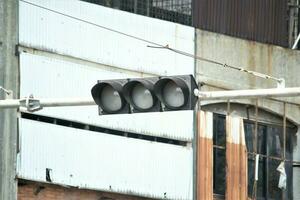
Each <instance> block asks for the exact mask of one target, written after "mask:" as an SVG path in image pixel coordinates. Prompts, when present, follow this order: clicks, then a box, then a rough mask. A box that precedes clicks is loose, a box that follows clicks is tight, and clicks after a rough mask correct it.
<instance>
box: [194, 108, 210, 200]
mask: <svg viewBox="0 0 300 200" xmlns="http://www.w3.org/2000/svg"><path fill="white" fill-rule="evenodd" d="M197 126H198V138H197V199H206V200H212V199H213V114H212V113H211V112H204V111H199V112H198V113H197ZM203 183H205V184H203Z"/></svg>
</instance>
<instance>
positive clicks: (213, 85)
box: [196, 30, 300, 199]
mask: <svg viewBox="0 0 300 200" xmlns="http://www.w3.org/2000/svg"><path fill="white" fill-rule="evenodd" d="M196 33H197V38H196V52H197V55H198V56H200V57H203V58H206V59H211V60H214V61H218V62H221V63H226V64H227V65H233V66H237V67H242V68H245V69H248V70H253V71H257V72H261V73H265V74H269V75H271V76H274V77H278V78H284V79H285V81H286V87H300V78H299V75H300V68H299V64H300V52H299V51H295V50H291V49H285V48H281V47H278V46H272V45H267V44H262V43H257V42H253V41H247V40H242V39H237V38H233V37H229V36H225V35H221V34H217V33H212V32H207V31H202V30H197V31H196ZM196 74H197V76H196V78H197V81H200V82H203V83H204V86H203V87H202V88H201V90H203V91H214V90H230V89H255V88H274V87H276V82H275V81H272V80H266V79H262V78H257V77H254V76H251V75H249V74H246V73H244V72H239V71H235V70H232V69H228V68H224V67H222V66H218V65H215V64H211V63H208V62H204V61H200V60H198V61H197V62H196ZM219 102H220V101H213V102H212V101H203V102H201V104H202V105H208V104H212V103H219ZM231 102H237V103H245V104H252V105H255V100H232V101H231ZM283 102H286V106H287V107H286V109H287V110H286V111H287V112H286V115H287V117H288V119H289V120H291V121H292V122H293V123H294V124H297V125H299V124H300V109H299V106H300V98H299V97H298V98H294V97H293V98H276V99H275V98H272V99H260V100H259V101H258V105H259V107H261V108H263V109H265V110H267V111H269V112H271V113H276V114H279V115H281V116H283V108H284V103H283ZM213 106H214V105H210V106H206V108H209V109H208V110H210V111H213V110H214V111H216V110H218V108H217V107H213ZM232 110H234V108H233V107H232ZM261 115H263V113H261ZM261 117H263V116H261ZM267 118H268V117H267ZM297 137H298V145H297V146H296V147H295V151H294V160H296V161H299V160H300V157H299V152H300V145H299V143H300V140H299V137H300V136H299V130H298V134H297ZM299 184H300V180H299V168H294V175H293V187H294V189H293V190H294V199H300V194H299V189H298V188H299Z"/></svg>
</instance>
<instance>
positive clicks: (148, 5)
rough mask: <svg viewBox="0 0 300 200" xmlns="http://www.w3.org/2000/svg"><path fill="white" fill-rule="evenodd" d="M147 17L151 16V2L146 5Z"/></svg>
mask: <svg viewBox="0 0 300 200" xmlns="http://www.w3.org/2000/svg"><path fill="white" fill-rule="evenodd" d="M146 6H147V7H146V9H147V10H146V15H147V16H148V17H149V16H150V0H147V5H146Z"/></svg>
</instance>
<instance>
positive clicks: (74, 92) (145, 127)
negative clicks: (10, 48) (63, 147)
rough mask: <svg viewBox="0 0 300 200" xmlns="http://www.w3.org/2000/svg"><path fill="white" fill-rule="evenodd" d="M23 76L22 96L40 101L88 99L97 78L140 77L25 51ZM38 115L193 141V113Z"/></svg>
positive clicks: (93, 110)
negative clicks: (73, 98) (66, 98)
mask: <svg viewBox="0 0 300 200" xmlns="http://www.w3.org/2000/svg"><path fill="white" fill-rule="evenodd" d="M20 73H21V79H20V92H21V97H25V96H28V95H30V94H33V95H34V97H37V98H60V97H89V96H90V95H91V94H90V90H91V88H92V86H93V85H94V84H96V81H97V80H98V79H100V80H101V79H113V78H127V77H133V76H137V75H136V74H135V75H133V74H129V73H124V72H121V71H118V70H116V69H114V70H112V71H109V70H107V68H105V67H104V66H103V67H101V65H93V66H88V64H79V63H74V62H70V61H66V60H61V59H57V58H51V57H46V56H41V55H33V54H30V53H24V52H22V53H21V54H20ZM36 114H40V115H45V116H50V117H57V118H62V119H67V120H72V121H77V122H82V123H86V124H91V125H96V126H101V127H106V128H111V129H118V130H124V131H129V132H137V133H142V134H147V135H155V136H161V137H167V138H173V139H180V140H185V141H191V140H192V138H193V111H176V112H164V113H161V112H159V113H140V114H134V115H132V114H122V115H105V116H99V115H98V109H97V107H96V106H80V107H78V106H76V107H57V108H44V109H43V110H41V111H38V112H36Z"/></svg>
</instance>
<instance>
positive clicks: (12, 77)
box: [0, 0, 19, 200]
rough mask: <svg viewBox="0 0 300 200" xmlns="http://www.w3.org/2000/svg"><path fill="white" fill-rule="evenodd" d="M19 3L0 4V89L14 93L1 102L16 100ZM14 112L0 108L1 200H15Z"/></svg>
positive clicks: (12, 0) (0, 93)
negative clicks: (16, 47)
mask: <svg viewBox="0 0 300 200" xmlns="http://www.w3.org/2000/svg"><path fill="white" fill-rule="evenodd" d="M17 15H18V0H1V1H0V86H2V87H4V88H7V89H9V90H12V91H13V95H10V96H9V97H7V95H5V93H4V92H3V91H2V90H0V100H2V99H5V98H18V95H19V91H18V88H19V83H18V67H19V66H18V56H16V55H15V46H16V45H17V43H18V17H17ZM17 130H18V129H17V112H16V110H13V109H4V110H2V109H0V199H6V200H14V199H16V198H17V196H16V189H17V181H16V179H15V175H16V168H15V166H16V143H17Z"/></svg>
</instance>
